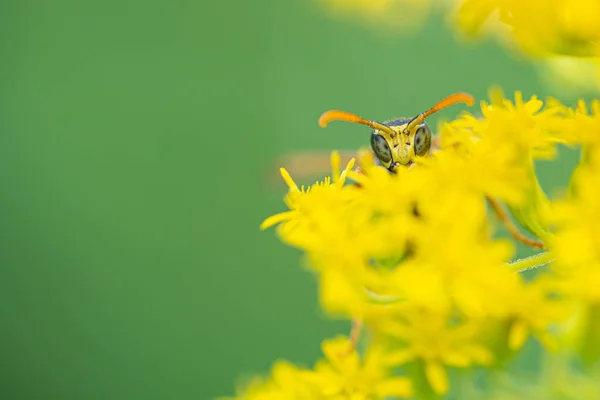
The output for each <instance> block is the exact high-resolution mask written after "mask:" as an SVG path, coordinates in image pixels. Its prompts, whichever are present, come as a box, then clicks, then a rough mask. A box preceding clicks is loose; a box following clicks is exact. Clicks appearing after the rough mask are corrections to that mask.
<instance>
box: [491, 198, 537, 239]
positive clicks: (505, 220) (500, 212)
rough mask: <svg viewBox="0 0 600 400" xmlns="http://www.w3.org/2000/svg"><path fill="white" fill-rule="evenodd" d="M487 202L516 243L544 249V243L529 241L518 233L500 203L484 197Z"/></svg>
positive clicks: (517, 229)
mask: <svg viewBox="0 0 600 400" xmlns="http://www.w3.org/2000/svg"><path fill="white" fill-rule="evenodd" d="M486 199H487V201H488V202H489V203H490V206H491V207H492V210H493V211H494V213H495V214H496V216H497V217H498V219H499V220H500V222H502V224H503V225H504V227H505V228H506V229H507V230H508V233H510V235H511V236H512V237H513V238H514V239H515V240H517V241H519V242H521V243H523V244H524V245H526V246H530V247H533V248H534V249H543V248H545V247H546V245H545V244H544V242H542V241H541V240H539V239H530V238H528V237H527V236H525V235H524V234H522V233H521V232H519V228H517V226H516V225H515V223H514V222H513V220H512V218H511V217H510V215H509V213H508V212H507V211H506V210H505V209H504V208H503V207H502V205H501V204H500V202H498V201H497V200H494V199H492V198H491V197H488V196H486Z"/></svg>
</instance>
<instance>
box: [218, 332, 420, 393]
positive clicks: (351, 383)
mask: <svg viewBox="0 0 600 400" xmlns="http://www.w3.org/2000/svg"><path fill="white" fill-rule="evenodd" d="M322 350H323V353H324V355H325V358H324V359H321V360H320V361H319V362H317V363H316V364H315V367H314V368H313V369H311V370H310V369H304V368H298V367H296V366H294V365H292V364H290V363H289V362H287V361H279V362H277V363H275V364H274V365H273V368H272V371H271V376H270V377H269V378H268V379H261V378H255V379H254V380H252V381H250V383H249V384H247V385H246V386H245V387H243V388H242V389H241V390H240V391H239V394H238V396H237V397H236V398H234V399H230V400H379V399H381V400H383V399H385V398H389V397H390V396H394V397H395V398H407V397H410V396H411V395H412V385H411V383H410V381H409V380H408V379H407V378H404V377H396V376H393V375H392V370H391V369H390V368H389V366H387V365H386V364H385V363H384V353H383V349H382V348H381V347H379V346H372V347H370V348H369V349H368V350H367V352H366V354H365V356H364V357H361V356H360V355H359V354H358V353H357V352H356V350H353V349H351V346H350V341H349V340H348V339H347V338H345V337H342V336H339V337H336V338H335V339H331V340H325V341H324V342H323V345H322ZM222 400H226V399H222Z"/></svg>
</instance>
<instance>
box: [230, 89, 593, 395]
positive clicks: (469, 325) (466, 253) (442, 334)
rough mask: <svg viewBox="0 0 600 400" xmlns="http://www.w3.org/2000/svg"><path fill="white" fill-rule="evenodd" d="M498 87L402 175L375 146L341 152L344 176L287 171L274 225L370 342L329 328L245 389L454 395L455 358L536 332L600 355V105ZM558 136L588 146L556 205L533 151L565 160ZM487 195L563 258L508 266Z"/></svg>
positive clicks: (467, 362) (468, 365)
mask: <svg viewBox="0 0 600 400" xmlns="http://www.w3.org/2000/svg"><path fill="white" fill-rule="evenodd" d="M490 97H491V101H490V102H482V103H481V113H482V116H481V117H476V116H474V115H470V114H464V115H462V116H461V117H459V118H458V119H456V120H454V121H452V122H449V123H446V124H444V125H443V126H442V127H441V130H440V135H441V149H440V150H439V151H437V152H436V153H435V154H434V156H433V157H431V158H428V159H426V160H424V161H422V162H419V163H417V164H415V165H413V167H412V168H410V169H400V170H399V171H398V172H397V173H396V174H392V173H389V172H388V170H386V169H384V168H383V167H381V166H379V165H378V164H377V163H376V162H375V160H374V159H373V156H372V153H370V152H363V153H361V155H360V157H359V161H360V169H353V166H354V160H352V161H351V162H350V163H349V164H348V165H347V166H346V168H344V169H343V170H341V166H340V160H339V155H338V154H337V153H334V154H333V155H332V169H333V171H332V176H331V178H326V179H325V180H324V181H323V182H317V183H316V184H314V185H312V186H310V187H309V188H306V189H305V188H304V187H302V188H299V187H298V186H297V185H296V184H295V183H294V181H293V179H292V178H291V177H290V176H289V174H288V173H287V172H286V171H285V169H282V175H283V178H284V180H285V181H286V183H287V184H288V186H289V192H288V194H287V196H286V198H285V202H286V204H287V206H288V208H289V210H288V211H286V212H283V213H281V214H277V215H274V216H272V217H270V218H267V219H266V220H265V221H264V223H263V225H262V228H263V229H265V228H268V227H270V226H273V225H277V232H278V235H279V236H280V238H281V240H282V241H283V242H285V243H287V244H288V245H291V246H294V247H297V248H299V249H302V250H303V251H304V253H305V254H306V257H307V260H308V265H309V266H310V268H311V270H312V271H313V272H314V273H315V274H316V275H317V276H318V278H319V286H320V292H319V293H320V303H321V306H322V308H323V310H324V311H326V312H327V313H328V314H329V315H331V316H333V317H341V318H347V319H349V320H354V321H358V322H359V323H360V324H363V325H364V326H365V329H366V330H367V331H368V333H369V336H368V340H367V341H366V342H365V346H366V352H365V355H364V357H362V358H361V357H360V356H359V355H358V353H357V352H356V350H355V348H354V345H355V343H353V342H350V341H348V339H341V338H337V339H335V340H333V341H325V342H324V345H323V347H324V353H325V356H326V360H325V361H323V362H321V363H319V364H317V366H315V368H314V369H312V370H303V369H299V368H296V367H293V366H291V365H290V364H287V363H283V364H282V363H279V364H276V365H275V367H274V369H273V373H272V376H271V378H270V379H269V380H267V381H262V382H260V383H256V384H252V385H250V386H249V387H248V388H246V389H244V390H242V392H241V393H240V396H239V398H243V399H263V398H264V399H271V398H278V399H300V398H302V399H383V398H388V397H390V396H396V397H400V398H407V397H410V396H411V395H413V394H414V395H415V396H416V398H422V396H426V395H433V396H441V395H444V394H446V393H448V391H449V390H451V388H452V381H451V379H449V375H448V369H449V368H450V369H454V368H460V369H464V370H466V371H471V372H472V371H474V368H476V367H478V366H479V367H483V368H492V367H494V366H500V365H502V363H503V362H505V361H506V360H507V358H508V357H509V356H511V355H513V354H515V353H516V352H518V351H519V350H520V349H521V348H522V347H523V345H524V344H525V343H526V341H527V339H528V338H529V337H533V338H534V340H537V341H538V342H539V343H541V344H542V345H544V346H545V347H546V348H547V349H549V350H552V349H555V348H556V347H557V346H560V345H564V344H565V343H569V346H574V348H577V349H578V350H577V351H579V353H580V354H587V355H589V354H598V353H600V326H599V324H598V323H597V322H596V320H595V319H594V318H595V317H598V316H599V315H600V294H599V293H600V290H598V289H597V288H599V287H600V113H599V110H600V103H593V104H592V112H591V113H588V112H587V110H586V107H585V105H584V104H580V105H579V106H578V107H577V109H569V108H567V107H565V106H563V105H562V104H560V103H559V102H558V101H556V100H554V99H549V100H548V101H547V102H546V104H545V105H544V103H543V102H542V101H541V100H539V99H537V98H536V97H532V98H531V99H529V100H528V101H524V100H523V98H522V95H521V93H519V92H517V93H516V95H515V99H514V101H510V100H508V99H505V98H504V97H503V96H502V94H501V92H499V91H494V92H492V93H491V96H490ZM557 143H564V144H567V145H572V146H574V145H581V146H582V147H583V158H582V162H581V163H580V165H579V167H578V169H577V170H576V172H575V174H574V177H573V180H572V183H571V188H570V192H569V197H568V198H566V199H563V200H561V201H557V202H553V203H550V202H549V201H548V199H547V198H546V196H545V194H544V193H543V191H541V188H540V187H539V184H538V182H537V178H536V176H535V171H534V168H533V161H534V160H536V159H540V158H545V159H548V158H552V157H554V156H555V154H556V148H555V147H556V144H557ZM486 199H494V201H496V202H499V203H504V204H506V205H507V206H508V207H510V209H511V210H512V211H513V213H514V215H515V216H516V217H519V221H521V223H522V224H523V226H524V227H526V228H528V229H529V230H530V232H532V233H534V234H536V235H537V236H538V237H539V238H540V239H543V240H544V241H545V242H546V246H547V250H548V252H546V253H541V255H538V256H534V258H533V260H534V262H535V260H536V257H537V259H538V261H539V264H545V263H547V262H548V261H549V260H551V259H556V262H555V264H553V266H552V267H551V268H550V269H547V270H546V271H544V273H541V274H538V275H536V277H535V278H534V279H533V280H531V281H528V282H526V281H525V280H524V279H523V278H522V276H521V275H520V274H517V273H515V270H518V269H521V267H523V268H525V267H527V266H531V265H532V261H531V259H528V260H524V261H522V262H516V263H512V264H510V260H511V258H512V257H513V253H514V246H513V244H512V242H510V241H509V240H506V239H499V238H497V237H496V236H497V235H495V232H494V226H495V224H494V222H495V221H493V219H492V218H491V215H490V212H489V210H488V207H487V206H486ZM363 338H364V336H363ZM594 352H595V353H594ZM398 368H400V370H399V369H398ZM398 371H401V372H398ZM392 372H393V373H392ZM411 388H412V389H411Z"/></svg>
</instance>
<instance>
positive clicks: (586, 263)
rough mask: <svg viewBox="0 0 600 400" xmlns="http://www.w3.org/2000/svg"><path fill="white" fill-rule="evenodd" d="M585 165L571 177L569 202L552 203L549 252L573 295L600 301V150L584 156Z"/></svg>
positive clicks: (594, 150) (590, 300) (555, 267)
mask: <svg viewBox="0 0 600 400" xmlns="http://www.w3.org/2000/svg"><path fill="white" fill-rule="evenodd" d="M587 161H588V162H587V163H586V164H584V165H583V166H582V167H581V168H579V169H578V171H577V174H576V175H575V176H574V177H573V186H574V187H575V190H574V192H573V193H572V195H571V196H570V198H569V199H567V200H564V201H560V202H555V203H554V204H553V207H552V210H551V211H552V213H551V215H550V216H549V219H550V220H551V221H552V222H554V223H555V224H556V236H555V237H554V239H553V240H552V242H551V249H552V252H553V253H554V255H555V257H556V264H555V265H554V270H555V271H556V272H557V273H558V274H559V275H560V276H561V277H562V279H563V281H562V283H563V285H565V287H566V288H568V289H567V290H569V291H570V292H571V293H572V295H573V296H575V297H576V298H579V299H583V300H584V301H586V302H590V303H599V302H600V293H599V291H598V289H597V288H598V287H600V286H599V285H600V186H599V185H598V182H600V149H593V150H592V151H590V152H589V153H588V155H587Z"/></svg>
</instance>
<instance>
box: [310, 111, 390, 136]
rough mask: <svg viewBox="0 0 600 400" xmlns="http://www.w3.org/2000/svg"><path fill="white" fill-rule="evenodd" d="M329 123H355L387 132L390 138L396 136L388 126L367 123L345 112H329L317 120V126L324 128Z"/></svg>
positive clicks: (365, 120) (373, 122)
mask: <svg viewBox="0 0 600 400" xmlns="http://www.w3.org/2000/svg"><path fill="white" fill-rule="evenodd" d="M331 121H348V122H356V123H357V124H362V125H366V126H369V127H371V128H373V129H377V130H380V131H383V132H387V133H388V134H389V135H390V137H394V136H396V132H395V131H394V130H393V129H392V128H390V127H389V126H385V125H383V124H380V123H379V122H375V121H369V120H367V119H364V118H361V117H359V116H358V115H354V114H350V113H347V112H345V111H339V110H330V111H327V112H325V113H323V115H321V118H319V126H320V127H322V128H325V127H326V126H327V124H328V123H329V122H331Z"/></svg>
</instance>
